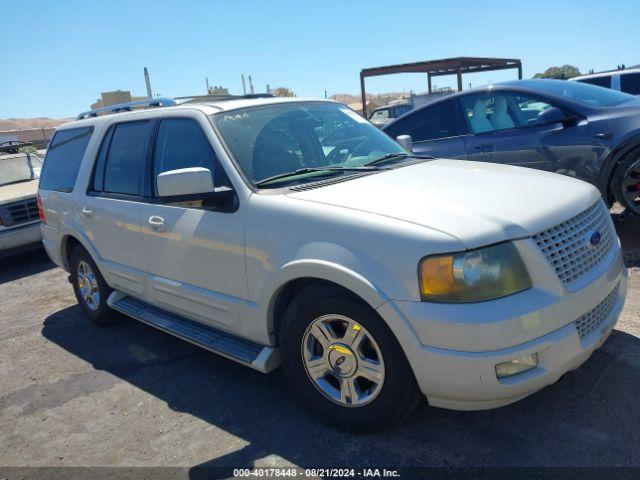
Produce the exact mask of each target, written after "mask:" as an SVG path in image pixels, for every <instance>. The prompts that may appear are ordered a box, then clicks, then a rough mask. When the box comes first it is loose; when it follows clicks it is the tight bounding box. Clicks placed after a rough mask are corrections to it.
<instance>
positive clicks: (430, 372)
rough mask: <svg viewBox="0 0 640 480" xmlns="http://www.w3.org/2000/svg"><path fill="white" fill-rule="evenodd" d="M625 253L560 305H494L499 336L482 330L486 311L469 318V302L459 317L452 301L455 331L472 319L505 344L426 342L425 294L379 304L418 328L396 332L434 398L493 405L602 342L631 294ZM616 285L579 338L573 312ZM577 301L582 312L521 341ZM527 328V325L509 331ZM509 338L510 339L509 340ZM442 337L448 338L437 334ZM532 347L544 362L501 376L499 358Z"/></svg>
mask: <svg viewBox="0 0 640 480" xmlns="http://www.w3.org/2000/svg"><path fill="white" fill-rule="evenodd" d="M620 257H621V255H620V254H619V253H618V255H616V258H615V259H614V260H613V261H612V262H611V264H610V265H609V267H608V268H607V271H606V272H604V273H603V274H602V275H601V276H600V277H599V278H598V279H597V280H595V281H594V282H592V283H591V284H590V285H588V286H586V287H584V288H582V289H581V290H579V291H575V292H567V294H566V295H563V297H562V298H561V299H559V300H558V303H564V304H565V305H564V307H563V308H562V309H561V310H558V309H556V308H548V309H543V310H540V311H536V310H535V307H532V308H531V310H530V311H529V312H525V313H522V314H521V315H518V316H515V317H514V316H513V315H512V312H506V311H503V310H502V309H500V310H498V309H496V310H495V311H494V318H497V319H498V323H499V324H501V325H502V326H503V327H504V333H505V334H504V335H502V336H501V338H500V339H499V340H497V341H496V340H492V341H489V340H488V339H487V338H483V333H482V327H483V324H484V319H483V321H481V322H480V323H478V322H473V325H470V324H469V321H470V319H469V318H467V317H465V316H464V315H467V314H468V312H467V310H466V309H464V308H462V309H460V312H462V314H461V315H459V316H457V317H456V316H455V307H456V306H451V305H450V307H452V308H451V311H450V313H451V315H452V317H450V318H449V319H448V321H449V324H450V328H451V329H452V331H453V332H460V329H461V328H465V327H468V328H470V329H471V330H472V331H473V332H474V335H475V334H477V335H479V338H478V344H481V345H498V344H502V345H505V344H506V345H507V346H506V348H505V347H503V348H486V349H484V350H483V351H478V350H477V349H473V350H475V351H469V350H472V349H455V348H443V347H441V346H438V347H434V346H427V345H424V343H426V342H425V341H424V339H423V338H422V337H421V335H420V332H418V331H417V330H420V326H421V325H424V324H428V323H429V322H431V321H432V320H433V318H432V317H430V315H429V314H430V312H431V308H430V307H431V306H432V304H428V303H426V302H422V303H419V302H394V301H392V302H387V303H386V304H384V305H383V306H382V307H380V308H379V309H378V311H379V313H380V314H381V315H382V317H383V318H385V319H387V321H389V322H390V324H395V325H400V324H403V325H405V326H406V327H408V328H409V329H410V330H411V331H413V335H406V336H405V337H404V338H400V339H399V340H400V343H401V344H402V346H403V348H404V350H405V353H406V355H407V358H408V360H409V363H410V364H411V366H412V368H413V371H414V374H415V376H416V380H417V381H418V385H419V387H420V389H421V390H422V392H423V393H424V394H425V395H426V396H427V399H428V401H429V403H430V404H431V405H433V406H437V407H443V408H450V409H455V410H481V409H488V408H495V407H499V406H502V405H507V404H509V403H512V402H515V401H517V400H519V399H521V398H524V397H526V396H527V395H530V394H531V393H533V392H535V391H537V390H539V389H541V388H543V387H545V386H547V385H550V384H552V383H555V382H556V381H557V380H558V379H560V377H561V376H562V375H564V374H565V373H566V372H568V371H570V370H573V369H575V368H577V367H578V366H580V365H581V364H582V363H584V362H585V361H586V360H587V358H589V356H590V355H591V354H592V353H593V351H594V350H595V349H597V348H598V347H600V346H601V345H602V344H603V343H604V341H605V340H606V339H607V338H608V336H609V334H610V333H611V330H612V329H613V327H614V325H615V323H616V321H617V319H618V317H619V315H620V312H621V310H622V307H623V305H624V300H625V297H626V290H627V273H626V269H625V268H624V265H623V263H622V259H621V258H620ZM616 288H617V294H615V299H614V301H613V304H612V306H611V308H610V310H609V311H608V314H607V315H606V316H605V317H604V318H603V319H602V321H601V323H599V324H598V325H597V327H596V328H595V329H594V330H592V331H591V332H590V333H589V334H587V335H586V336H584V337H583V338H580V336H579V334H578V330H577V328H576V325H575V322H576V320H578V319H579V318H580V317H581V316H582V315H583V314H585V313H587V312H589V311H591V310H592V309H594V308H596V307H598V305H600V304H601V303H602V302H603V301H604V300H605V299H606V298H607V297H608V296H609V295H610V294H612V292H614V291H615V290H616ZM531 294H535V292H534V293H531ZM517 297H518V295H514V296H513V298H512V300H511V301H513V302H518V303H519V304H520V305H521V302H520V300H521V299H519V298H517ZM488 303H491V302H488ZM568 306H571V307H572V308H568ZM576 307H577V309H578V311H579V312H580V314H573V313H572V314H570V315H571V316H570V317H564V318H562V319H560V323H561V325H562V326H561V327H559V328H556V329H554V330H553V331H550V332H547V333H545V334H542V335H539V336H537V337H536V338H532V339H529V340H527V341H525V342H519V341H518V339H520V338H523V335H525V336H526V329H527V326H528V325H529V326H530V327H531V328H530V330H534V331H535V330H536V328H537V327H536V326H539V325H544V324H545V323H546V322H547V320H548V323H549V324H553V325H557V322H558V321H559V319H558V318H555V317H554V318H546V316H547V315H556V314H558V313H559V312H564V314H567V312H570V311H575V310H576ZM486 326H487V330H488V331H490V332H492V334H493V333H495V332H499V330H497V329H495V325H492V324H491V322H487V324H486ZM440 327H441V328H440V330H437V331H439V332H444V331H446V328H445V327H442V325H440ZM522 329H524V330H525V333H523V334H520V335H518V334H514V335H511V334H512V333H515V332H517V331H519V330H522ZM422 336H424V332H422ZM456 336H458V337H460V335H455V334H454V335H452V336H446V338H448V339H449V340H451V339H453V338H455V337H456ZM411 337H413V338H411ZM468 340H469V339H468V337H467V338H462V340H461V342H462V344H463V345H464V346H465V347H466V346H467V345H468ZM510 340H511V341H512V342H513V343H511V344H510V345H509V341H510ZM439 341H444V340H443V339H439ZM476 345H477V344H476ZM533 353H537V354H538V361H539V363H538V366H537V367H536V368H534V369H532V370H529V371H527V372H524V373H521V374H518V375H514V376H512V377H509V378H503V379H498V378H497V376H496V373H495V365H496V364H498V363H501V362H505V361H509V360H513V359H516V358H520V357H523V356H525V355H528V354H533Z"/></svg>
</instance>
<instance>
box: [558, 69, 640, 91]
mask: <svg viewBox="0 0 640 480" xmlns="http://www.w3.org/2000/svg"><path fill="white" fill-rule="evenodd" d="M569 81H570V82H580V83H588V84H590V85H597V86H599V87H605V88H611V89H612V90H618V91H621V92H624V93H629V94H631V95H640V68H638V67H634V68H626V69H623V70H611V71H609V72H600V73H591V74H588V75H581V76H579V77H573V78H570V79H569Z"/></svg>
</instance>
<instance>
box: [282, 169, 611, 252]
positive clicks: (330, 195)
mask: <svg viewBox="0 0 640 480" xmlns="http://www.w3.org/2000/svg"><path fill="white" fill-rule="evenodd" d="M287 195H288V196H289V197H291V198H295V199H298V200H304V201H310V202H318V203H324V204H327V205H334V206H337V207H343V208H349V209H355V210H360V211H364V212H369V213H374V214H378V215H383V216H386V217H392V218H396V219H399V220H404V221H406V222H411V223H414V224H418V225H422V226H424V227H427V228H431V229H434V230H438V231H441V232H444V233H447V234H449V235H451V236H454V237H456V238H457V239H458V240H460V241H461V242H463V243H464V244H465V245H466V247H467V248H469V249H471V248H477V247H481V246H484V245H489V244H492V243H496V242H500V241H504V240H509V239H515V238H523V237H528V236H531V235H535V234H537V233H539V232H541V231H543V230H546V229H547V228H550V227H552V226H555V225H557V224H559V223H561V222H563V221H565V220H568V219H569V218H571V217H573V216H575V215H577V214H578V213H580V212H582V211H583V210H585V209H587V208H588V207H590V206H591V205H593V204H594V203H595V202H596V201H597V200H598V199H599V198H600V194H599V192H598V190H597V189H596V188H595V187H593V186H592V185H590V184H588V183H585V182H583V181H580V180H576V179H573V178H570V177H565V176H563V175H559V174H554V173H548V172H541V171H539V170H532V169H528V168H521V167H513V166H506V165H498V164H491V163H482V162H470V161H461V160H429V161H426V162H424V163H418V164H414V165H409V166H404V167H399V168H396V169H393V170H390V171H386V172H382V173H377V174H373V175H367V176H363V177H359V178H356V179H354V180H350V181H346V182H340V183H336V184H333V185H328V186H325V187H319V188H315V189H310V190H304V191H297V192H293V193H289V194H287Z"/></svg>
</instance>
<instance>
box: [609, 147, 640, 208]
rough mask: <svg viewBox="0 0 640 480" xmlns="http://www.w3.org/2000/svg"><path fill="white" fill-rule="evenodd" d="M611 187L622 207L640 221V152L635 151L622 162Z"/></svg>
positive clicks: (614, 175)
mask: <svg viewBox="0 0 640 480" xmlns="http://www.w3.org/2000/svg"><path fill="white" fill-rule="evenodd" d="M611 186H612V188H613V193H614V196H615V198H616V200H617V201H618V202H619V203H620V205H622V206H623V207H624V208H625V210H626V212H628V213H630V214H632V215H633V216H634V217H635V219H636V220H640V151H638V150H635V151H633V152H631V153H630V154H629V155H627V156H626V157H625V158H624V159H622V160H621V161H620V163H619V164H618V166H617V168H616V170H615V172H614V174H613V177H612V179H611Z"/></svg>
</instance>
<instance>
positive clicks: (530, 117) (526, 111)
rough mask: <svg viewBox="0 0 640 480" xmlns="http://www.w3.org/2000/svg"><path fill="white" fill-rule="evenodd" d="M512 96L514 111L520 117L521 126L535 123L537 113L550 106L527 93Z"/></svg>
mask: <svg viewBox="0 0 640 480" xmlns="http://www.w3.org/2000/svg"><path fill="white" fill-rule="evenodd" d="M512 98H513V107H514V111H515V114H516V116H517V117H518V118H519V119H520V123H521V126H529V125H535V124H536V121H537V120H538V115H540V114H541V113H542V112H544V111H545V110H547V109H549V108H551V105H549V104H548V103H546V102H543V101H541V100H538V99H537V98H534V97H531V96H529V95H513V97H512Z"/></svg>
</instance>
